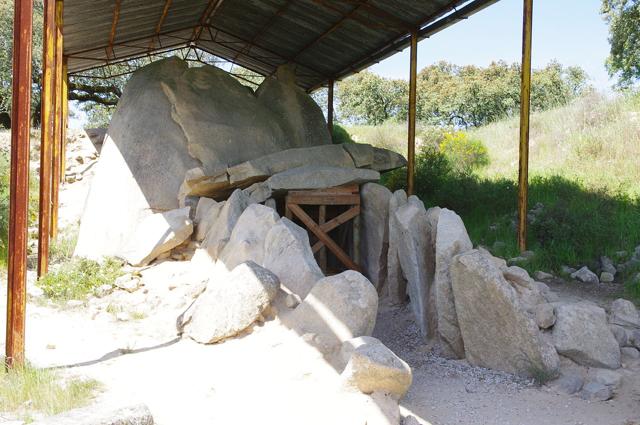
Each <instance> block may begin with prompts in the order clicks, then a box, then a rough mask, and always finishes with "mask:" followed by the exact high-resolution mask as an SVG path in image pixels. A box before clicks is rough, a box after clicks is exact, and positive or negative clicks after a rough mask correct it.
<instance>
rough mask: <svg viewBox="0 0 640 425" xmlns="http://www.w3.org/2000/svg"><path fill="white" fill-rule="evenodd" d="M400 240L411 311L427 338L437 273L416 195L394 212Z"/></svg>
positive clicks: (426, 220) (427, 227)
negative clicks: (434, 281)
mask: <svg viewBox="0 0 640 425" xmlns="http://www.w3.org/2000/svg"><path fill="white" fill-rule="evenodd" d="M395 218H396V220H397V224H398V229H399V231H400V235H399V236H400V241H401V243H400V244H399V247H398V254H399V257H400V265H401V267H402V272H403V274H404V275H405V276H406V277H407V282H408V285H407V290H408V293H409V298H410V300H411V309H412V310H413V313H414V315H415V317H416V322H417V323H418V327H419V328H420V331H421V333H422V335H423V336H424V337H427V336H433V331H434V327H435V325H434V323H430V319H431V322H432V321H433V320H434V317H433V316H434V315H433V314H431V315H430V312H431V313H433V312H434V310H433V308H432V307H431V308H430V306H429V302H430V300H431V296H430V293H431V290H432V285H433V279H434V272H435V258H434V256H435V254H434V252H433V242H432V239H431V238H432V229H431V224H430V221H429V217H428V215H427V210H426V209H425V208H424V204H423V203H422V201H420V200H419V199H418V198H417V197H415V196H410V197H409V199H408V200H407V203H406V204H405V205H403V206H401V207H400V208H398V210H397V211H396V212H395Z"/></svg>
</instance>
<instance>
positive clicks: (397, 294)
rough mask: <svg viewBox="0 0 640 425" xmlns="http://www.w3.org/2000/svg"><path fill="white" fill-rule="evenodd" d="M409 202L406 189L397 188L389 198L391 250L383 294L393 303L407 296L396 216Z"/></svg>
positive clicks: (388, 255) (400, 301)
mask: <svg viewBox="0 0 640 425" xmlns="http://www.w3.org/2000/svg"><path fill="white" fill-rule="evenodd" d="M406 203H407V194H406V193H405V191H404V190H397V191H395V192H394V193H393V195H392V196H391V198H390V199H389V250H388V252H387V290H386V291H384V292H383V294H385V295H387V296H388V297H389V300H390V301H391V302H392V303H396V304H399V303H402V302H404V300H405V299H406V297H407V280H406V279H405V277H404V275H403V274H402V267H401V266H400V256H399V247H400V244H401V243H402V233H401V231H400V225H399V224H398V219H397V218H396V211H398V209H399V208H400V207H401V206H403V205H405V204H406Z"/></svg>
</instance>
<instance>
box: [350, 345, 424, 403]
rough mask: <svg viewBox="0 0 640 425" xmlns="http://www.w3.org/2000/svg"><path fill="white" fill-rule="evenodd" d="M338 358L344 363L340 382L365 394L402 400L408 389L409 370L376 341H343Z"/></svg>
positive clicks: (409, 382) (410, 378)
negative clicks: (378, 394) (345, 361)
mask: <svg viewBox="0 0 640 425" xmlns="http://www.w3.org/2000/svg"><path fill="white" fill-rule="evenodd" d="M341 355H342V357H343V360H347V365H346V367H345V368H344V370H343V371H342V374H341V378H342V382H343V384H344V385H345V386H346V387H350V388H355V389H358V390H359V391H361V392H363V393H365V394H371V393H373V392H375V391H380V392H384V393H388V394H391V395H392V396H393V397H394V398H395V399H396V400H399V399H401V398H402V397H404V395H405V394H406V393H407V391H408V390H409V387H410V386H411V381H412V376H411V368H410V367H409V365H408V364H407V363H405V362H404V361H403V360H402V359H401V358H400V357H398V356H396V355H395V353H394V352H393V351H391V350H390V349H389V348H387V347H386V346H385V345H384V344H383V343H382V342H380V341H379V340H378V339H376V338H373V337H370V336H363V337H358V338H354V339H350V340H348V341H345V342H344V343H343V344H342V350H341Z"/></svg>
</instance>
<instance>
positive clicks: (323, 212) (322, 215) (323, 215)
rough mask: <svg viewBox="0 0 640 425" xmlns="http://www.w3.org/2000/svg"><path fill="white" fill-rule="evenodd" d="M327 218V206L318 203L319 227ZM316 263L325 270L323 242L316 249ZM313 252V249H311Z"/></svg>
mask: <svg viewBox="0 0 640 425" xmlns="http://www.w3.org/2000/svg"><path fill="white" fill-rule="evenodd" d="M326 220H327V206H326V205H320V207H318V224H319V225H320V228H322V226H323V225H324V224H325V222H326ZM318 251H319V252H318V263H320V268H321V269H322V270H323V271H326V270H327V249H326V248H325V246H324V244H322V246H320V248H319V249H318ZM313 252H314V253H315V251H313Z"/></svg>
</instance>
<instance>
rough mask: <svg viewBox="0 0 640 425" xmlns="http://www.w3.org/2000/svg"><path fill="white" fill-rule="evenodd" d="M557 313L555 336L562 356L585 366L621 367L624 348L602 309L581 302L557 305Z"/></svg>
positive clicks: (556, 345)
mask: <svg viewBox="0 0 640 425" xmlns="http://www.w3.org/2000/svg"><path fill="white" fill-rule="evenodd" d="M555 312H556V323H555V325H554V326H553V334H552V335H553V341H554V344H555V347H556V349H557V350H558V353H560V354H562V355H563V356H566V357H569V358H570V359H572V360H573V361H575V362H576V363H579V364H581V365H584V366H592V367H601V368H608V369H617V368H619V367H620V347H619V345H618V341H617V340H616V338H615V337H614V335H613V333H612V332H611V330H610V329H609V326H607V315H606V313H605V311H604V310H603V309H602V308H600V307H598V306H596V305H595V304H592V303H588V302H580V303H574V304H560V305H557V306H556V308H555Z"/></svg>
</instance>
